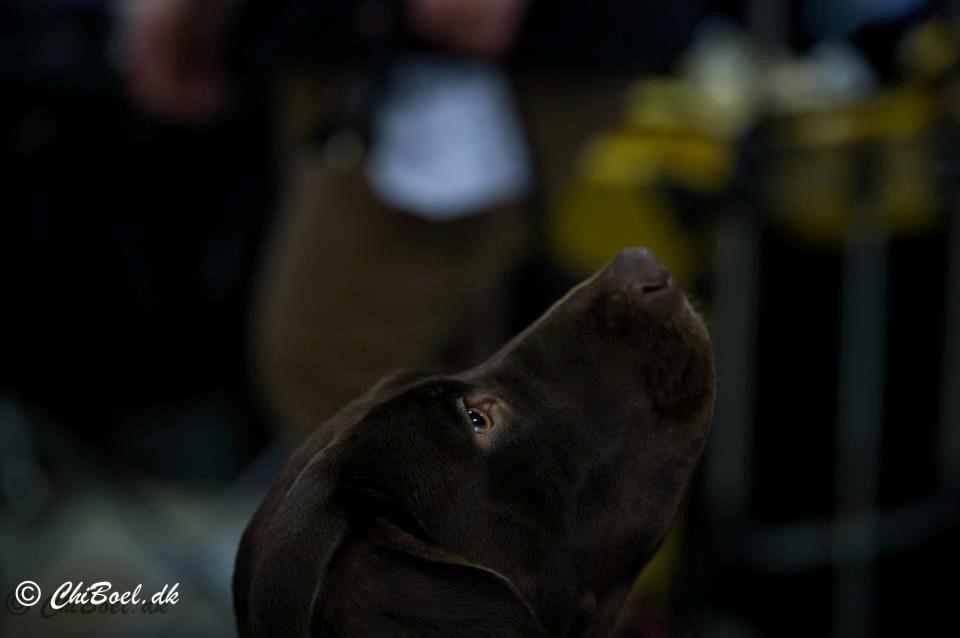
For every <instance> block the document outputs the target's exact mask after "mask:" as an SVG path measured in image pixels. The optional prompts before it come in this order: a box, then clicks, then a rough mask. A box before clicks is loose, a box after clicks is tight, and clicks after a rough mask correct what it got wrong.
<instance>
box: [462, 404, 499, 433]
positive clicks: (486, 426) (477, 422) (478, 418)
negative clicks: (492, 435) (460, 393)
mask: <svg viewBox="0 0 960 638" xmlns="http://www.w3.org/2000/svg"><path fill="white" fill-rule="evenodd" d="M467 416H468V417H470V423H471V424H472V425H473V431H474V432H476V433H477V434H483V433H484V432H489V431H490V428H492V427H493V419H491V418H490V417H489V416H487V415H486V414H484V413H483V412H481V411H480V410H477V409H476V408H470V409H469V410H467Z"/></svg>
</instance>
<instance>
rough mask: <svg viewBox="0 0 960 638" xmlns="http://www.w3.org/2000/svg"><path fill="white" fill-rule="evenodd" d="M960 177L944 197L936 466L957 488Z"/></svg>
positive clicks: (959, 453) (959, 438) (959, 461)
mask: <svg viewBox="0 0 960 638" xmlns="http://www.w3.org/2000/svg"><path fill="white" fill-rule="evenodd" d="M957 179H960V176H957V175H952V176H951V183H950V188H949V192H948V200H947V222H946V223H947V231H946V232H947V259H946V268H947V272H946V277H945V279H946V289H945V290H944V318H943V320H944V323H943V362H942V372H941V375H940V433H939V441H938V445H937V451H938V454H939V458H938V459H937V460H938V469H939V471H940V477H941V479H942V480H943V482H944V484H945V485H947V486H949V487H951V488H954V489H960V185H958V184H956V183H954V182H955V181H956V180H957Z"/></svg>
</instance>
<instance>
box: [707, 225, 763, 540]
mask: <svg viewBox="0 0 960 638" xmlns="http://www.w3.org/2000/svg"><path fill="white" fill-rule="evenodd" d="M759 273H760V224H759V220H758V219H757V215H756V214H755V212H754V211H752V210H749V209H746V210H739V211H737V210H735V211H733V213H732V214H730V215H728V216H727V217H726V219H724V220H723V221H721V222H720V226H719V228H718V231H717V267H716V279H715V282H714V336H715V348H716V361H717V406H716V412H715V413H716V419H715V421H714V425H713V433H712V434H711V437H710V445H709V448H708V449H709V451H708V454H707V458H706V459H705V465H704V472H705V474H706V489H707V491H708V498H707V505H708V507H709V508H710V510H711V514H712V517H713V519H714V520H715V521H717V522H718V523H719V524H720V526H721V528H723V529H729V527H730V525H731V524H736V523H737V522H738V521H742V520H743V516H744V514H745V512H746V508H747V505H748V501H749V499H750V491H751V474H752V455H753V420H754V397H755V392H756V391H755V363H754V362H755V356H754V351H755V349H756V331H757V297H758V294H759V279H760V274H759Z"/></svg>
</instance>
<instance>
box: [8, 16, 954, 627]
mask: <svg viewBox="0 0 960 638" xmlns="http://www.w3.org/2000/svg"><path fill="white" fill-rule="evenodd" d="M588 5H589V7H588ZM958 56H960V3H956V2H933V1H925V0H754V1H752V2H750V1H741V2H737V1H730V0H727V1H721V0H717V1H711V0H691V1H680V0H677V1H675V2H670V3H654V2H646V1H644V0H636V1H634V2H626V1H623V2H618V1H616V0H602V1H598V2H591V3H580V2H573V1H572V0H571V1H566V0H564V1H548V0H495V1H493V0H490V1H480V0H356V1H353V2H321V1H320V0H282V1H281V0H274V1H269V2H268V1H267V0H238V1H228V0H129V1H123V0H116V1H113V2H111V1H109V0H0V69H2V71H0V86H2V90H0V95H2V99H0V113H2V117H0V167H2V171H0V174H2V178H0V179H2V183H3V188H2V190H0V207H2V211H3V214H2V215H0V260H2V264H3V266H2V268H0V282H2V283H0V295H2V297H0V309H2V311H0V542H2V555H0V556H2V563H0V585H2V587H0V589H2V594H3V596H4V597H5V598H6V597H7V596H8V593H9V592H11V591H12V590H13V588H14V587H15V585H16V584H17V583H19V582H20V581H22V580H25V579H30V580H33V581H36V582H38V583H39V584H40V586H41V587H43V588H44V596H45V597H46V596H47V595H48V594H49V593H50V591H52V589H53V588H55V587H56V586H57V585H59V584H60V583H62V582H64V581H66V580H72V581H77V580H84V581H86V582H87V583H90V582H93V581H96V580H110V581H111V582H113V583H114V586H115V588H118V589H121V590H124V589H128V588H132V587H134V586H135V585H136V584H137V583H143V584H144V589H145V590H149V591H154V590H156V589H159V588H160V587H161V586H162V585H163V584H165V583H174V582H179V583H180V584H179V591H180V603H179V604H178V605H176V606H175V607H173V608H171V609H169V610H168V611H167V612H166V613H164V614H160V615H144V614H124V615H114V614H100V613H94V614H82V615H81V614H64V615H60V616H56V617H54V618H42V617H41V616H40V614H39V613H38V610H37V609H33V610H28V611H27V613H23V614H19V613H14V612H12V611H10V609H9V607H7V608H5V609H4V611H3V612H0V635H3V636H31V637H41V636H52V635H57V636H123V637H127V636H129V637H140V636H144V637H146V636H178V637H179V636H186V637H190V636H203V637H206V636H210V637H220V636H232V635H235V629H234V623H233V614H232V609H231V601H230V589H229V579H230V575H231V572H232V562H233V556H234V552H235V549H236V547H237V544H238V541H239V537H240V533H241V532H242V529H243V527H244V525H245V524H246V522H247V520H248V519H249V516H250V515H251V514H252V512H253V509H254V508H255V507H256V505H257V504H258V503H259V500H260V499H261V498H262V496H263V494H264V492H265V490H266V488H267V486H268V485H269V483H270V481H271V480H272V479H273V477H274V476H275V475H276V473H277V472H278V471H279V469H280V467H281V466H282V464H283V462H284V460H285V458H286V455H287V454H288V453H289V451H290V449H291V448H292V446H294V445H295V444H296V442H297V441H298V440H300V439H301V438H302V437H303V436H304V435H305V433H306V432H308V431H309V430H310V429H312V428H313V427H315V426H316V424H317V423H319V422H322V420H323V419H324V418H325V417H326V416H329V414H331V413H332V412H333V411H334V410H336V409H337V408H338V407H339V406H340V405H342V404H343V403H344V402H345V401H347V400H349V399H350V398H352V397H353V396H355V395H357V394H359V393H360V392H362V391H363V390H365V389H366V388H367V387H368V386H369V385H370V384H371V383H372V382H373V381H374V380H376V379H377V378H379V377H380V376H382V375H383V374H385V373H386V372H388V371H390V370H392V369H394V368H397V367H422V366H428V367H435V368H441V369H442V368H452V369H456V368H459V367H464V366H467V365H470V364H471V363H472V362H476V361H478V360H480V359H482V358H483V357H484V356H485V355H486V354H489V353H490V352H491V351H492V350H493V349H494V348H496V346H497V345H498V344H499V343H501V342H502V341H503V340H504V339H505V338H507V337H508V336H509V335H511V334H513V333H515V332H516V331H518V330H520V329H522V328H523V327H524V326H525V325H526V324H528V323H529V322H530V321H531V320H533V319H534V318H535V317H536V316H538V315H539V313H541V312H542V311H543V310H545V309H546V308H547V307H548V306H549V304H550V303H552V302H553V301H554V300H555V299H556V298H558V297H559V296H560V295H561V294H562V293H563V292H564V291H565V290H566V289H567V288H568V287H569V286H570V285H571V284H572V283H574V282H576V281H577V280H579V279H581V278H583V277H585V276H586V275H588V274H590V273H591V272H592V271H593V270H594V269H596V268H597V267H599V266H600V265H602V264H603V263H604V262H605V261H606V260H607V259H608V258H609V257H611V256H612V255H613V254H615V253H616V252H617V251H618V250H619V249H620V248H622V247H624V246H627V245H633V244H642V245H647V246H650V247H651V248H652V249H653V250H654V251H655V252H656V253H657V254H658V256H659V257H660V258H661V260H662V261H663V262H664V263H665V264H666V265H667V266H668V267H669V268H670V269H671V271H672V272H673V274H674V275H675V277H676V278H677V279H678V280H679V281H680V283H681V284H682V285H683V286H684V288H685V289H686V290H688V291H689V292H690V293H691V295H692V297H693V298H694V300H695V302H696V305H697V307H698V308H699V309H700V310H701V311H702V312H703V313H704V315H705V317H706V318H707V320H708V323H709V325H710V328H711V332H712V334H713V338H714V344H715V349H716V355H717V366H718V379H719V385H718V391H719V394H718V402H717V411H716V418H715V425H714V430H713V433H712V435H711V440H710V442H709V445H708V448H707V451H706V455H705V458H704V460H703V463H702V465H701V468H700V470H699V472H698V475H697V477H696V479H695V483H694V485H693V487H692V488H691V490H690V494H689V497H688V499H687V501H686V504H685V505H684V508H683V511H682V512H681V514H680V516H679V518H678V522H677V525H676V529H675V531H674V532H673V533H672V535H671V537H670V538H669V539H668V541H667V543H666V545H665V547H664V549H663V551H662V552H661V553H660V554H659V555H658V557H657V559H656V560H655V561H654V563H652V564H651V565H650V566H649V567H648V569H647V570H646V571H645V572H644V574H643V575H642V576H641V578H640V579H639V580H638V582H637V585H636V587H635V589H634V592H633V593H632V595H631V599H630V602H629V605H628V609H627V610H625V613H624V616H623V618H622V621H621V629H622V632H623V635H625V636H638V637H639V636H651V637H665V636H691V637H698V636H704V637H723V638H738V637H753V636H793V635H797V636H799V635H803V636H810V635H816V636H838V637H839V636H888V635H918V634H921V633H927V634H932V633H935V634H936V635H941V634H943V635H951V634H952V633H953V632H956V631H957V627H958V621H957V620H956V615H955V612H954V610H953V608H952V606H954V605H955V604H956V601H957V598H958V594H960V586H958V585H957V584H956V578H955V575H956V574H957V573H958V572H960V549H958V548H957V538H958V532H960V128H958V125H960V66H958V59H960V57H958ZM8 605H9V600H8ZM15 611H16V610H15ZM20 611H22V610H20Z"/></svg>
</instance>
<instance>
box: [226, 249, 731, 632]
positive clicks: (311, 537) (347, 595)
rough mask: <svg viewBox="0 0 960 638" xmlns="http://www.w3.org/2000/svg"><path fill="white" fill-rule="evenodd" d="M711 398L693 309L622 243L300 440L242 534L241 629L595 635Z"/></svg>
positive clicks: (670, 498) (237, 578)
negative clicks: (498, 338) (478, 352)
mask: <svg viewBox="0 0 960 638" xmlns="http://www.w3.org/2000/svg"><path fill="white" fill-rule="evenodd" d="M713 396H714V370H713V359H712V354H711V348H710V341H709V337H708V335H707V331H706V329H705V327H704V325H703V323H702V321H701V320H700V318H699V317H698V316H697V315H696V313H695V312H694V311H693V310H692V309H691V308H690V306H689V304H688V303H687V301H686V299H685V298H684V296H683V295H682V294H681V292H680V291H679V290H678V289H677V288H676V286H675V285H674V284H673V282H672V281H671V280H670V278H669V276H668V275H667V274H666V272H665V271H664V270H663V269H662V268H661V267H660V265H659V264H658V263H657V262H656V260H655V259H654V258H653V257H652V256H651V255H650V253H649V252H648V251H646V250H643V249H630V250H626V251H624V252H622V253H620V254H619V255H618V256H617V257H616V258H614V259H613V260H612V261H611V262H610V263H609V264H608V265H607V266H606V267H605V268H604V269H603V270H601V271H600V272H599V273H597V274H596V275H594V276H593V277H592V278H590V279H589V280H587V281H586V282H584V283H582V284H580V285H579V286H577V287H576V288H574V289H573V290H572V291H571V292H570V293H569V294H567V296H566V297H564V298H563V299H562V300H561V301H559V302H558V303H557V304H556V305H555V306H554V307H553V308H552V309H551V310H550V311H549V312H547V314H546V315H544V316H543V317H542V318H541V319H540V320H539V321H537V322H536V323H535V324H534V325H533V326H531V327H530V328H528V329H527V330H526V331H524V332H523V333H522V334H520V335H519V336H517V337H516V338H515V339H513V340H512V341H511V342H510V343H508V344H507V345H506V346H504V347H503V348H502V349H501V350H500V351H499V352H498V353H496V354H495V355H494V356H493V357H491V358H490V359H489V360H488V361H486V362H485V363H483V364H481V365H479V366H477V367H476V368H473V369H471V370H468V371H466V372H463V373H461V374H457V375H452V376H440V375H432V374H424V373H407V372H404V373H399V374H396V375H394V376H392V377H390V378H388V379H385V380H384V381H382V382H381V383H380V384H378V385H377V386H376V387H375V388H373V389H372V390H371V391H370V392H368V393H367V394H366V395H364V396H363V397H361V398H359V399H357V400H356V401H354V402H353V403H351V404H349V405H348V406H346V407H345V408H344V409H343V410H342V411H341V412H340V413H339V414H338V415H336V416H335V417H334V418H333V419H331V420H330V421H328V422H327V423H326V424H324V425H323V426H322V427H320V428H319V429H318V430H317V431H316V432H315V433H314V434H313V435H312V436H311V437H310V438H309V439H308V440H307V441H306V443H304V444H303V445H302V446H301V447H300V449H299V450H298V451H297V452H296V453H295V454H294V456H293V458H292V459H291V461H290V463H289V465H288V466H287V468H286V469H285V471H284V472H283V474H282V475H281V476H280V478H279V479H278V480H277V481H276V483H275V484H274V485H273V487H272V488H271V490H270V492H269V493H268V494H267V496H266V498H265V500H264V502H263V503H262V504H261V505H260V508H259V510H258V511H257V513H256V514H255V515H254V517H253V520H252V521H251V522H250V525H249V526H248V528H247V530H246V532H245V533H244V536H243V540H242V541H241V544H240V550H239V553H238V555H237V563H236V570H235V573H234V583H233V589H234V607H235V611H236V616H237V624H238V628H239V634H240V636H241V637H251V636H252V637H257V638H261V637H268V636H269V637H285V636H290V637H293V636H297V637H304V636H350V637H353V636H377V637H383V636H437V637H441V636H442V637H444V638H446V637H451V636H581V635H589V636H602V635H607V634H608V632H610V631H611V629H612V626H613V622H614V621H615V619H616V615H617V612H618V611H619V608H620V606H621V605H622V603H623V598H624V596H625V595H626V593H627V590H628V589H629V587H630V585H631V583H632V582H633V580H634V579H635V577H636V576H637V574H638V573H639V571H640V570H641V568H642V567H643V565H644V564H645V563H646V562H647V561H648V560H649V558H650V557H651V556H652V554H653V553H654V552H655V551H656V549H657V547H658V545H659V543H660V542H661V541H662V539H663V537H664V535H665V534H666V532H667V530H668V528H669V526H670V523H671V521H672V519H673V516H674V513H675V511H676V509H677V505H678V502H679V501H680V498H681V496H682V493H683V490H684V487H685V485H686V483H687V481H688V479H689V477H690V474H691V472H692V471H693V468H694V466H695V464H696V462H697V459H698V458H699V456H700V453H701V450H702V448H703V444H704V440H705V438H706V434H707V432H708V430H709V423H710V418H711V414H712V410H713Z"/></svg>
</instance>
